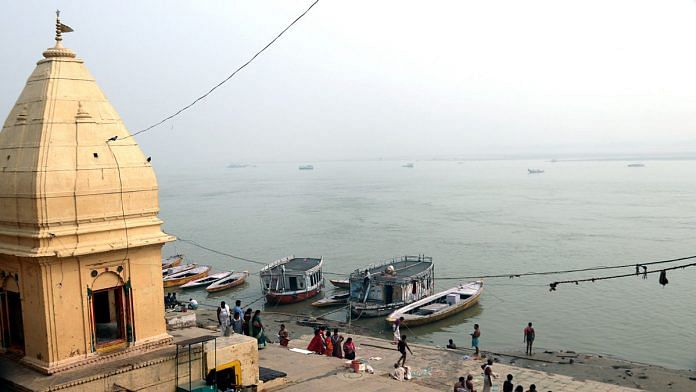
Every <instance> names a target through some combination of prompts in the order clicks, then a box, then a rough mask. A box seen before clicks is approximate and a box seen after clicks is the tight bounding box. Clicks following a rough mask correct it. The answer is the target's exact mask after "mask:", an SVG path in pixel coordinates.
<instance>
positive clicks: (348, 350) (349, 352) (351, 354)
mask: <svg viewBox="0 0 696 392" xmlns="http://www.w3.org/2000/svg"><path fill="white" fill-rule="evenodd" d="M343 352H344V353H345V355H344V356H345V358H346V359H350V360H351V361H352V360H354V359H355V343H353V338H348V339H346V342H345V343H343Z"/></svg>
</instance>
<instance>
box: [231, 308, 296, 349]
mask: <svg viewBox="0 0 696 392" xmlns="http://www.w3.org/2000/svg"><path fill="white" fill-rule="evenodd" d="M217 319H218V325H219V326H220V330H221V332H222V333H223V334H224V335H225V336H229V335H231V334H232V333H238V334H244V335H247V336H251V337H254V338H256V340H257V342H258V345H259V348H264V347H266V343H273V342H272V341H271V340H270V339H268V338H267V337H266V334H265V333H264V326H263V322H262V321H261V310H260V309H256V310H255V311H254V310H253V309H251V308H247V310H246V311H245V310H243V309H242V301H240V300H237V301H236V302H235V305H234V308H232V309H231V310H230V307H229V305H227V304H226V303H225V301H222V302H220V306H219V307H218V308H217ZM286 332H287V331H286ZM287 336H289V334H288V335H286V339H287ZM286 344H287V343H286Z"/></svg>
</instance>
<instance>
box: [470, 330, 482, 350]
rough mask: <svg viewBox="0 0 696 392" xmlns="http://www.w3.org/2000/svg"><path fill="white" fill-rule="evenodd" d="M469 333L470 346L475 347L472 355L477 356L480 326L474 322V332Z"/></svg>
mask: <svg viewBox="0 0 696 392" xmlns="http://www.w3.org/2000/svg"><path fill="white" fill-rule="evenodd" d="M470 335H471V347H474V348H475V349H476V352H475V353H474V357H475V358H478V357H479V355H480V351H479V338H480V337H481V328H479V325H478V324H474V332H473V333H471V334H470Z"/></svg>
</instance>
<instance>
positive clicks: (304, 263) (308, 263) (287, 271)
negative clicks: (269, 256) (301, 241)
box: [260, 256, 324, 305]
mask: <svg viewBox="0 0 696 392" xmlns="http://www.w3.org/2000/svg"><path fill="white" fill-rule="evenodd" d="M323 265H324V259H323V258H318V259H317V258H302V257H295V256H289V257H285V258H283V259H280V260H276V261H274V262H272V263H271V264H269V265H267V266H265V267H263V268H262V269H261V273H260V275H261V291H262V292H263V295H264V296H265V297H266V302H268V303H270V304H274V305H277V304H291V303H295V302H300V301H304V300H306V299H307V298H311V297H314V296H315V295H317V294H319V292H321V289H322V288H323V287H324V276H323V274H322V272H321V269H322V267H323Z"/></svg>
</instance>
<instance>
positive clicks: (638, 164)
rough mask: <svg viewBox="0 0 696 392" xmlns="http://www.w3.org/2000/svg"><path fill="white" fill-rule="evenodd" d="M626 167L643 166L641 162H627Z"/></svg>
mask: <svg viewBox="0 0 696 392" xmlns="http://www.w3.org/2000/svg"><path fill="white" fill-rule="evenodd" d="M628 167H645V165H644V164H642V163H629V164H628Z"/></svg>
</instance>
